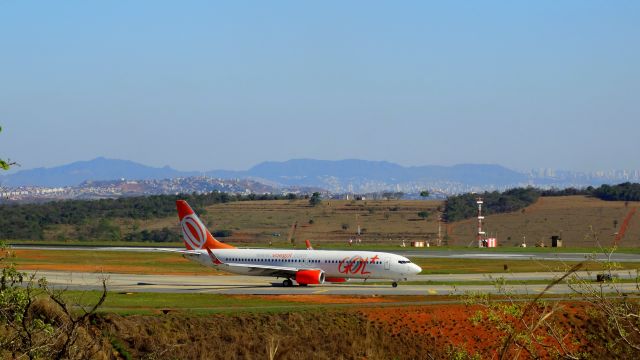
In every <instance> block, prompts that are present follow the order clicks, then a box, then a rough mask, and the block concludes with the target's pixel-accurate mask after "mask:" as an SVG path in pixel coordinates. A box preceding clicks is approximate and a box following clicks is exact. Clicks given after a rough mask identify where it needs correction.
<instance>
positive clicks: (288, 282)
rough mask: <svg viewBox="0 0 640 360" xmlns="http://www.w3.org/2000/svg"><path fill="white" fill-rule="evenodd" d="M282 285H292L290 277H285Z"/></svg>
mask: <svg viewBox="0 0 640 360" xmlns="http://www.w3.org/2000/svg"><path fill="white" fill-rule="evenodd" d="M282 286H284V287H290V286H293V281H291V280H290V279H287V280H285V281H283V282H282Z"/></svg>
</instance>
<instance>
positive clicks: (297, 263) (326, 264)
mask: <svg viewBox="0 0 640 360" xmlns="http://www.w3.org/2000/svg"><path fill="white" fill-rule="evenodd" d="M211 251H212V253H213V254H214V255H215V257H216V258H218V259H219V260H220V262H221V264H215V263H214V261H213V259H212V258H211V256H210V255H209V254H208V253H207V251H205V250H201V251H198V252H197V253H191V254H185V257H187V258H188V259H190V260H192V261H196V262H199V263H201V264H203V265H206V266H210V267H214V268H217V269H219V270H223V271H228V272H231V273H235V274H241V275H254V274H253V273H252V272H253V270H252V268H251V267H246V266H265V267H283V268H296V269H298V270H305V269H309V270H321V271H323V272H324V274H325V276H326V277H327V279H329V278H355V279H392V280H403V279H407V277H408V276H412V275H416V274H418V273H420V272H421V271H422V269H421V268H420V267H419V266H417V265H416V264H413V263H411V261H409V259H407V258H405V257H403V256H400V255H395V254H390V253H384V252H374V251H339V250H275V249H215V250H211ZM237 265H241V266H237ZM328 281H330V280H328Z"/></svg>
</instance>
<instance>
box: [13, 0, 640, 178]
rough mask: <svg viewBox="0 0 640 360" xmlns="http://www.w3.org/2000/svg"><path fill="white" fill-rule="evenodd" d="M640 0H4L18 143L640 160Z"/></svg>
mask: <svg viewBox="0 0 640 360" xmlns="http://www.w3.org/2000/svg"><path fill="white" fill-rule="evenodd" d="M638 44H640V2H638V1H608V2H607V1H528V2H527V1H518V2H513V1H477V2H470V1H447V2H425V1H415V2H410V1H403V2H397V1H385V2H383V1H328V2H300V1H274V2H270V1H269V2H267V1H229V2H226V3H214V2H209V1H102V2H97V1H91V2H88V1H55V2H54V1H39V2H37V1H26V0H19V1H18V0H12V1H8V0H0V125H2V127H3V132H2V133H1V134H0V155H2V156H3V157H10V158H11V159H15V160H17V161H19V162H20V163H21V164H22V168H33V167H39V166H55V165H59V164H64V163H68V162H72V161H76V160H86V159H91V158H94V157H97V156H106V157H111V158H121V159H129V160H134V161H138V162H142V163H145V164H149V165H154V166H163V165H170V166H172V167H174V168H177V169H181V170H209V169H220V168H224V169H246V168H248V167H250V166H252V165H254V164H257V163H259V162H261V161H266V160H287V159H291V158H317V159H344V158H360V159H368V160H387V161H392V162H396V163H399V164H403V165H426V164H440V165H452V164H457V163H498V164H502V165H505V166H508V167H510V168H513V169H517V170H523V169H530V168H541V167H545V168H547V167H548V168H559V169H573V170H595V169H640V156H639V154H640V142H639V138H638V134H640V116H639V115H640V66H639V65H638V64H640V46H639V45H638Z"/></svg>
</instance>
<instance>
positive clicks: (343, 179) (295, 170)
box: [0, 157, 527, 191]
mask: <svg viewBox="0 0 640 360" xmlns="http://www.w3.org/2000/svg"><path fill="white" fill-rule="evenodd" d="M197 175H206V176H210V177H218V178H252V179H260V180H263V181H265V182H268V183H273V184H277V185H281V186H315V187H322V188H326V189H329V190H339V189H344V190H346V189H347V187H349V186H351V187H352V188H353V190H354V191H359V190H363V189H362V187H363V186H364V185H365V184H368V185H369V186H370V187H385V186H386V187H389V188H392V189H393V188H394V187H395V185H397V184H409V183H429V182H452V183H460V184H467V185H470V186H487V185H495V186H506V185H509V184H515V183H521V182H523V181H526V180H527V176H526V175H524V174H521V173H518V172H515V171H512V170H509V169H507V168H504V167H502V166H499V165H473V164H468V165H455V166H451V167H447V166H414V167H405V166H401V165H398V164H394V163H390V162H386V161H366V160H355V159H351V160H339V161H329V160H312V159H296V160H289V161H284V162H272V161H269V162H263V163H260V164H258V165H256V166H254V167H252V168H250V169H248V170H246V171H228V170H212V171H207V172H195V171H179V170H175V169H172V168H170V167H168V166H165V167H162V168H155V167H151V166H146V165H143V164H139V163H135V162H133V161H128V160H116V159H106V158H103V157H99V158H96V159H93V160H89V161H77V162H74V163H71V164H66V165H62V166H57V167H51V168H36V169H29V170H21V171H18V172H16V173H14V174H10V175H4V176H2V177H0V181H1V184H2V185H3V186H10V187H17V186H29V185H33V186H44V187H59V186H75V185H78V184H80V183H82V182H85V181H101V180H115V179H120V178H125V179H136V180H148V179H166V178H176V177H189V176H197Z"/></svg>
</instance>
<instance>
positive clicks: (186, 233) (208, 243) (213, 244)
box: [176, 200, 234, 250]
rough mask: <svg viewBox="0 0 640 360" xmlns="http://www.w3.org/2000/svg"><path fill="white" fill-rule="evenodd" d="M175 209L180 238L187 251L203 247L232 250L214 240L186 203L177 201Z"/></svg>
mask: <svg viewBox="0 0 640 360" xmlns="http://www.w3.org/2000/svg"><path fill="white" fill-rule="evenodd" d="M176 208H177V210H178V218H180V227H181V228H182V238H183V239H184V245H185V246H186V247H187V250H200V249H202V248H203V247H205V248H209V249H234V247H233V246H231V245H229V244H225V243H221V242H220V241H218V240H216V239H214V237H213V236H211V233H210V232H209V230H207V228H206V227H205V226H204V224H203V223H202V221H200V219H199V218H198V215H196V213H195V212H193V209H191V207H190V206H189V204H187V202H186V201H184V200H177V201H176Z"/></svg>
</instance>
